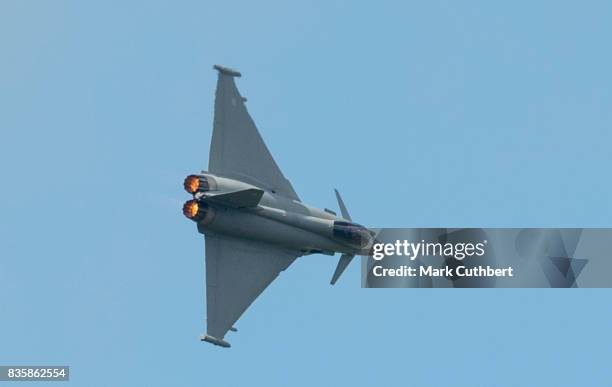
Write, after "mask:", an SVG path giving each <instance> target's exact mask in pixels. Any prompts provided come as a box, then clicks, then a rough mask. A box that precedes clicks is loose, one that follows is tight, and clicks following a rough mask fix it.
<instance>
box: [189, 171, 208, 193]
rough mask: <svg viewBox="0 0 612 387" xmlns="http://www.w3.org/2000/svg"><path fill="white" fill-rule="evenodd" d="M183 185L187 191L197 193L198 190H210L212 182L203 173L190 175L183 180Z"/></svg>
mask: <svg viewBox="0 0 612 387" xmlns="http://www.w3.org/2000/svg"><path fill="white" fill-rule="evenodd" d="M183 187H185V191H187V192H189V193H190V194H194V195H195V194H196V193H198V192H206V191H210V184H209V182H208V179H207V178H206V176H201V175H189V176H187V177H186V178H185V181H184V182H183Z"/></svg>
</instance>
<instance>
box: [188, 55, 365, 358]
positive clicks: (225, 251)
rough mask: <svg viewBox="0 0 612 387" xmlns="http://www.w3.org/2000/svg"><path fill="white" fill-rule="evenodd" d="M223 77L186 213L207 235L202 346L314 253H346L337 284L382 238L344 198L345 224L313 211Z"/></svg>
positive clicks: (229, 75) (222, 72)
mask: <svg viewBox="0 0 612 387" xmlns="http://www.w3.org/2000/svg"><path fill="white" fill-rule="evenodd" d="M214 69H215V70H217V71H218V80H217V91H216V94H215V112H214V122H213V133H212V141H211V144H210V155H209V161H208V171H202V173H199V174H193V175H189V176H187V177H186V178H185V182H184V187H185V190H186V191H187V192H188V193H190V194H191V195H193V199H191V200H189V201H187V202H186V203H185V205H184V206H183V214H184V215H185V216H186V217H187V218H189V219H191V220H192V221H194V222H195V223H196V225H197V229H198V232H199V233H201V234H204V237H205V250H206V314H207V332H206V334H205V335H202V337H201V340H202V341H206V342H209V343H212V344H214V345H218V346H221V347H226V348H227V347H230V344H229V343H228V342H227V341H225V340H224V338H225V335H226V333H227V332H228V331H229V330H232V331H236V329H235V328H234V327H233V325H234V323H235V322H236V321H237V320H238V319H239V318H240V316H241V315H242V314H243V313H244V311H245V310H246V309H247V308H248V307H249V305H251V303H252V302H253V301H254V300H255V299H256V298H257V297H258V296H259V295H260V294H261V292H262V291H263V290H264V289H265V288H266V287H267V286H268V285H269V284H270V283H271V282H272V281H273V280H274V279H275V278H276V277H277V276H278V274H279V273H280V272H281V271H283V270H285V269H286V268H287V267H289V265H291V264H292V263H293V261H295V259H296V258H298V257H301V256H304V255H310V254H327V255H334V254H335V253H341V254H342V255H341V257H340V260H339V261H338V265H337V267H336V270H335V272H334V274H333V276H332V279H331V284H332V285H333V284H334V283H336V281H337V280H338V278H339V277H340V275H341V274H342V272H343V271H344V269H345V268H346V267H347V266H348V264H349V263H350V262H351V259H353V257H354V256H355V255H365V254H368V253H369V251H370V248H371V246H372V244H373V243H374V233H373V232H372V231H370V230H368V229H367V228H365V227H363V226H361V225H359V224H356V223H353V222H352V221H351V217H350V216H349V214H348V211H347V210H346V207H345V205H344V203H343V201H342V199H341V197H340V195H339V193H338V191H336V199H337V200H338V206H339V207H340V212H341V214H342V217H339V216H336V214H335V213H334V212H333V211H331V210H328V209H325V210H320V209H318V208H314V207H311V206H308V205H306V204H304V203H302V201H301V200H300V198H299V196H298V195H297V193H296V192H295V190H294V189H293V187H292V186H291V183H290V182H289V180H287V179H286V178H285V176H284V175H283V173H282V172H281V170H280V168H279V167H278V165H277V164H276V162H275V161H274V159H273V158H272V155H271V154H270V151H269V150H268V148H267V147H266V144H265V143H264V141H263V140H262V138H261V135H260V134H259V131H258V130H257V127H256V126H255V124H254V122H253V120H252V119H251V117H250V115H249V113H248V111H247V109H246V107H245V102H246V99H245V98H243V97H242V96H241V95H240V93H239V92H238V89H237V88H236V84H235V83H234V78H236V77H240V76H241V74H240V73H239V72H237V71H235V70H232V69H229V68H226V67H222V66H218V65H216V66H214Z"/></svg>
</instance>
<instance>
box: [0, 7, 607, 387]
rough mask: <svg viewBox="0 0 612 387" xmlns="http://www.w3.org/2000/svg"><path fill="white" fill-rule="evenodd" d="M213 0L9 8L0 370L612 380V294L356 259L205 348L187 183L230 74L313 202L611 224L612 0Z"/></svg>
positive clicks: (406, 218)
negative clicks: (407, 272)
mask: <svg viewBox="0 0 612 387" xmlns="http://www.w3.org/2000/svg"><path fill="white" fill-rule="evenodd" d="M226 3H227V4H225V3H224V2H220V1H216V2H196V1H193V2H189V1H180V2H176V1H174V2H171V1H167V2H160V1H140V2H131V1H130V2H126V1H98V2H90V1H87V2H79V1H38V2H35V1H24V0H14V1H3V2H2V4H1V5H0V133H1V137H0V138H1V140H0V172H1V176H2V182H3V184H2V189H1V190H0V199H1V200H0V235H1V238H0V364H15V363H26V364H48V363H51V364H69V365H70V366H71V367H72V380H71V382H70V383H71V384H72V385H78V386H110V385H125V386H127V385H130V386H135V385H142V386H169V385H175V386H188V385H189V386H244V385H267V386H288V385H291V386H308V387H311V386H331V385H354V386H372V385H393V384H396V383H397V384H400V385H415V386H441V385H443V386H470V387H473V386H491V385H496V386H517V385H534V386H555V387H559V386H575V385H580V384H581V385H609V383H610V380H611V377H610V359H611V358H612V333H611V329H610V327H611V326H612V308H611V307H610V296H611V295H612V293H611V291H609V290H576V289H574V290H510V289H508V290H504V289H489V290H410V289H393V290H373V289H361V288H360V282H359V265H357V264H353V265H352V266H351V267H350V268H349V270H348V271H347V273H346V274H345V275H344V276H343V278H342V279H341V281H340V282H339V284H338V286H336V287H334V288H332V287H330V286H329V285H328V283H329V279H330V277H331V274H332V272H333V269H334V266H335V259H332V258H331V257H327V256H312V257H307V258H303V259H301V260H299V261H298V262H297V263H296V264H295V265H293V266H292V267H291V268H290V269H289V270H288V271H286V272H285V273H283V275H282V276H281V277H280V278H279V280H278V281H277V282H275V283H274V284H273V285H272V286H271V287H270V288H269V289H268V290H267V291H266V292H265V293H264V295H263V296H262V297H261V298H260V299H259V300H257V301H256V303H255V304H254V305H253V307H252V308H251V309H250V310H249V311H248V312H247V313H246V315H245V316H244V317H243V318H242V319H241V320H240V321H239V322H238V324H237V327H238V329H239V332H238V333H231V332H230V333H229V334H228V336H227V338H228V341H230V342H231V343H232V345H233V347H232V348H231V349H230V350H223V349H220V348H217V347H213V346H211V345H208V344H206V343H200V342H199V340H198V336H199V334H200V333H201V332H203V331H204V318H205V315H204V288H203V278H204V253H203V240H202V238H201V236H200V235H199V234H197V233H196V229H195V226H194V225H193V224H192V223H191V222H189V221H188V220H186V219H185V218H184V217H183V216H182V214H181V205H182V202H183V201H184V200H186V199H187V195H186V194H185V193H184V192H183V191H182V186H181V184H182V180H183V178H184V176H185V175H187V174H188V173H191V172H194V171H198V170H199V169H201V168H205V167H206V162H207V159H208V144H209V141H210V134H211V124H212V107H213V92H214V86H215V81H216V73H215V72H214V71H213V70H212V69H211V66H212V65H213V64H214V63H221V64H224V65H228V66H230V67H235V68H237V69H239V70H240V71H242V73H243V77H242V78H241V79H239V80H238V87H239V88H240V90H241V92H242V93H243V95H244V96H246V97H248V99H249V101H248V107H249V109H250V112H251V113H252V115H253V117H254V118H255V121H256V122H257V123H258V126H259V128H260V131H261V132H262V135H263V137H264V138H265V140H266V141H267V143H268V145H269V147H270V149H271V151H272V153H273V154H274V155H275V157H276V159H277V161H278V163H279V164H280V165H281V167H282V168H283V170H284V172H285V174H286V175H287V176H288V177H289V178H290V179H291V180H292V181H293V183H294V187H295V188H296V190H297V191H298V192H299V194H300V196H301V197H302V198H303V199H304V200H305V201H306V202H307V203H310V204H313V205H316V206H321V207H324V206H327V207H331V208H335V199H334V196H333V192H332V189H333V188H334V187H338V188H339V189H340V191H341V192H342V193H343V195H344V199H345V201H346V203H347V205H348V207H349V209H350V211H351V213H352V215H353V218H354V219H355V220H357V221H359V222H360V223H363V224H366V225H369V226H378V227H380V226H395V227H416V226H435V227H451V226H452V227H457V226H473V227H479V226H480V227H484V226H487V227H496V226H497V227H511V226H515V227H537V226H550V227H563V226H577V227H610V226H612V221H611V219H612V218H611V216H612V195H611V190H612V183H611V180H610V165H611V162H612V152H611V150H610V148H611V144H612V134H611V128H612V94H611V90H612V75H611V73H610V69H612V54H611V51H610V37H611V36H612V24H611V23H610V15H611V14H612V5H611V3H610V2H608V1H589V2H582V3H578V2H569V1H568V2H566V1H542V2H533V1H518V2H507V3H503V4H502V2H490V1H464V2H456V1H427V2H425V1H423V2H419V3H418V4H416V3H414V4H410V5H407V4H405V3H407V2H397V3H390V2H376V5H367V6H366V5H360V6H355V5H354V4H353V2H348V1H346V2H342V1H319V2H300V3H298V2H294V4H291V5H290V4H288V2H281V1H277V2H270V1H258V2H252V1H251V2H247V1H244V2H243V1H231V2H226ZM459 3H461V4H459ZM372 4H373V3H372ZM339 155H352V157H353V160H354V161H353V162H351V163H335V162H334V160H335V159H337V158H338V156H339ZM343 159H346V158H345V157H343ZM117 378H119V381H117Z"/></svg>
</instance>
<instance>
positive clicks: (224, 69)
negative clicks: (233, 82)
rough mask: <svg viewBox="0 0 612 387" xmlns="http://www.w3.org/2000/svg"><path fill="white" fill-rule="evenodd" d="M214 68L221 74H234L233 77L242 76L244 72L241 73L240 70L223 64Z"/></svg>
mask: <svg viewBox="0 0 612 387" xmlns="http://www.w3.org/2000/svg"><path fill="white" fill-rule="evenodd" d="M213 69H215V70H217V71H218V72H220V73H221V74H225V75H229V76H232V77H241V76H242V74H240V71H236V70H234V69H230V68H229V67H225V66H221V65H214V66H213Z"/></svg>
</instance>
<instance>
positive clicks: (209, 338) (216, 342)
mask: <svg viewBox="0 0 612 387" xmlns="http://www.w3.org/2000/svg"><path fill="white" fill-rule="evenodd" d="M200 341H206V342H207V343H211V344H213V345H217V346H219V347H223V348H230V347H231V345H230V343H228V342H227V341H225V340H222V339H217V338H216V337H212V336H209V335H202V336H200Z"/></svg>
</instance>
